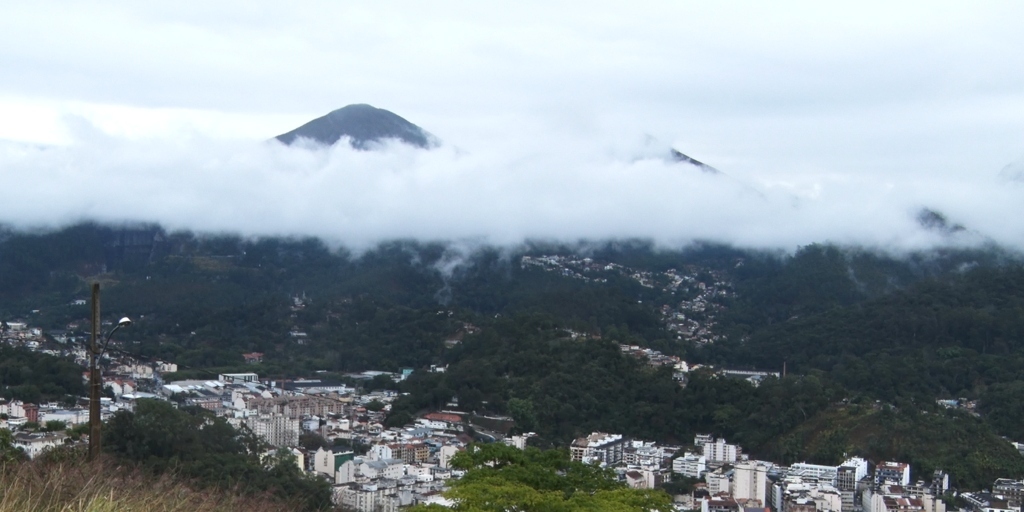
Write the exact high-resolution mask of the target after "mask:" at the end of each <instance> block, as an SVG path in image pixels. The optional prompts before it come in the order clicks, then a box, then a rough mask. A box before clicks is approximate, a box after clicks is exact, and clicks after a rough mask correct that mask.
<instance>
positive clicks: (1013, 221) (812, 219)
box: [0, 124, 1024, 251]
mask: <svg viewBox="0 0 1024 512" xmlns="http://www.w3.org/2000/svg"><path fill="white" fill-rule="evenodd" d="M428 129H429V127H428ZM76 131H77V139H78V140H77V141H76V142H75V143H73V144H70V145H68V146H60V147H47V146H39V145H27V144H21V143H3V144H0V180H2V182H3V183H6V184H8V185H9V186H8V187H7V190H6V191H5V192H4V196H5V197H4V201H3V206H2V208H0V222H3V223H7V224H12V225H14V226H16V227H19V228H26V229H28V228H53V227H59V226H62V225H66V224H69V223H74V222H78V221H82V220H96V221H101V222H114V223H116V222H124V221H130V222H156V223H160V224H162V225H163V226H164V227H166V228H168V229H191V230H196V231H199V232H211V233H220V232H229V233H238V234H242V235H246V236H272V235H309V236H316V237H320V238H323V239H324V240H326V241H328V242H330V243H332V244H340V245H346V246H349V247H352V248H360V247H367V246H369V245H372V244H374V243H377V242H380V241H383V240H390V239H397V238H412V239H420V240H450V241H472V242H475V243H476V242H478V243H491V244H515V243H518V242H521V241H523V240H525V239H553V240H559V241H569V242H571V241H576V240H580V239H590V240H594V239H609V238H634V237H638V238H647V239H652V240H654V241H655V242H657V243H658V244H660V245H663V246H679V245H682V244H686V243H688V242H691V241H694V240H711V241H718V242H725V243H730V244H736V245H739V246H744V247H755V248H781V249H784V250H792V249H794V248H796V247H797V246H799V245H803V244H809V243H814V242H825V241H831V242H836V243H840V244H855V245H863V246H867V247H872V248H883V249H887V250H894V251H901V250H910V249H919V248H926V247H930V246H935V245H963V244H980V243H986V242H995V243H998V244H1001V245H1005V246H1009V247H1012V248H1016V249H1018V250H1024V216H1022V215H1019V212H1020V205H1021V204H1022V201H1024V183H1019V182H1015V181H1007V180H1004V179H1000V176H999V169H995V170H990V169H977V170H976V172H975V173H974V174H973V175H972V176H971V177H970V179H968V178H965V177H956V176H948V175H947V176H935V177H928V178H924V177H922V174H920V173H906V174H904V175H901V176H891V177H885V176H879V175H878V174H872V173H869V172H865V173H864V174H862V175H850V174H838V173H831V174H822V173H805V174H801V173H799V172H794V173H792V174H789V175H786V176H784V177H780V176H778V175H773V176H771V177H770V178H769V177H760V176H757V175H746V176H736V175H734V174H730V170H729V169H728V168H727V167H725V166H719V165H718V163H717V162H713V161H707V160H704V159H703V158H702V155H693V156H694V157H695V158H698V159H702V160H704V161H705V162H707V163H708V164H709V165H712V166H715V167H717V168H718V169H720V170H721V171H722V174H714V173H707V172H700V170H699V169H698V168H697V167H695V166H693V165H690V164H687V163H685V162H676V161H673V159H671V158H665V156H666V155H669V154H670V151H671V148H670V147H669V146H668V145H667V144H662V143H659V142H657V141H656V140H654V139H652V138H650V137H646V136H643V135H642V134H640V135H638V134H632V135H630V134H623V133H611V132H608V133H603V134H601V136H600V137H576V136H564V135H557V134H553V133H552V134H540V135H539V136H537V137H534V138H526V137H523V136H518V137H511V138H509V139H505V140H492V141H490V142H489V143H487V144H480V143H477V144H476V145H474V146H472V147H460V146H459V145H458V141H454V142H453V141H448V140H446V141H445V144H444V145H442V146H440V147H437V148H434V149H430V150H425V149H420V148H415V147H411V146H408V145H405V144H402V143H399V142H397V141H392V142H388V143H384V144H379V145H377V146H376V147H373V148H371V149H372V150H371V151H361V150H357V149H353V148H352V147H351V146H350V145H348V144H336V145H334V146H332V147H319V146H316V145H313V144H296V145H294V146H291V147H289V146H285V145H283V144H281V143H279V142H276V141H270V142H248V141H247V142H225V141H222V140H212V139H206V138H201V137H192V138H181V139H177V140H172V139H147V140H126V139H121V138H117V137H113V136H109V135H107V134H104V133H102V132H100V131H98V130H96V129H94V128H92V127H90V126H88V125H87V124H83V125H82V126H78V127H77V129H76ZM442 138H443V136H442ZM678 149H679V150H680V151H683V152H684V153H686V152H688V151H687V148H682V147H681V148H678ZM925 208H927V209H928V210H929V211H932V212H937V213H939V214H941V215H943V216H944V217H945V218H946V219H947V220H948V221H949V223H951V224H954V225H958V226H963V227H964V228H966V229H963V230H955V231H953V230H943V229H935V228H934V226H933V225H930V224H929V223H922V222H921V221H920V218H921V217H920V212H921V211H922V209H925ZM929 226H930V227H929Z"/></svg>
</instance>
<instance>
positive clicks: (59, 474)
mask: <svg viewBox="0 0 1024 512" xmlns="http://www.w3.org/2000/svg"><path fill="white" fill-rule="evenodd" d="M61 451H63V450H61ZM296 509H297V507H294V506H289V505H287V504H282V503H281V502H276V501H272V500H271V499H269V498H266V499H264V498H260V497H239V496H234V495H232V494H230V493H227V492H223V491H216V490H203V491H197V490H194V489H192V488H190V487H188V486H187V485H185V484H183V483H182V482H180V481H178V480H175V479H174V478H173V477H170V476H162V477H153V476H150V475H147V474H145V473H143V472H141V471H139V470H137V469H136V468H133V467H131V466H126V465H123V464H117V463H116V462H115V461H113V460H111V459H109V458H102V459H100V460H98V461H93V462H86V461H85V460H84V457H82V455H81V454H80V453H70V454H68V453H63V454H59V455H56V456H51V457H44V458H43V459H42V460H35V461H29V462H22V463H13V464H7V465H4V466H0V512H25V511H40V512H107V511H111V512H113V511H128V512H133V511H139V512H143V511H147V512H148V511H153V512H207V511H211V512H212V511H227V512H231V511H239V512H242V511H244V512H270V511H284V510H296Z"/></svg>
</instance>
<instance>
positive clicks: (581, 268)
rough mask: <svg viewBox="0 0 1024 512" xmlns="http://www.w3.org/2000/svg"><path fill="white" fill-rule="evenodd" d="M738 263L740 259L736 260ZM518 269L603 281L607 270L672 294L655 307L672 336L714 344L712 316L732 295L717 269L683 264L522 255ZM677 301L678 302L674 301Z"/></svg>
mask: <svg viewBox="0 0 1024 512" xmlns="http://www.w3.org/2000/svg"><path fill="white" fill-rule="evenodd" d="M738 264H742V262H740V263H738ZM520 267H521V268H530V267H536V268H541V269H543V270H545V271H548V272H557V273H558V274H559V275H562V276H565V277H569V278H572V279H580V280H582V281H585V282H595V283H604V282H607V281H608V278H607V277H606V276H607V275H608V273H614V274H615V275H617V276H624V277H628V278H630V279H633V280H635V281H636V282H637V283H639V284H640V285H641V286H644V287H647V288H652V289H659V290H661V291H662V292H665V293H667V294H669V295H670V296H672V297H673V299H674V300H673V302H672V303H670V304H666V305H664V306H662V307H661V308H660V309H659V312H660V313H661V316H662V321H663V322H664V324H665V328H666V329H668V330H669V331H670V332H672V333H673V334H675V336H676V339H679V340H688V341H692V342H694V343H697V344H701V345H703V344H708V343H714V342H716V341H719V340H721V339H722V335H721V334H720V333H718V332H716V329H715V328H716V327H717V326H718V323H717V321H716V318H715V317H716V315H717V314H718V313H720V312H721V311H723V310H724V309H725V306H724V305H723V301H724V300H725V299H727V298H730V297H734V296H735V295H736V294H735V292H734V291H733V286H732V282H731V281H730V280H729V279H728V277H727V276H726V275H725V274H724V273H723V272H720V271H718V270H714V269H710V268H704V267H699V266H697V265H687V266H685V267H684V268H683V270H681V271H680V270H677V269H674V268H673V269H669V270H666V271H664V272H651V271H643V270H635V269H632V268H629V267H626V266H624V265H619V264H618V263H601V262H595V261H594V260H593V259H591V258H582V257H579V256H575V255H572V256H560V255H545V256H536V257H534V256H523V257H522V259H521V260H520ZM675 300H678V302H675Z"/></svg>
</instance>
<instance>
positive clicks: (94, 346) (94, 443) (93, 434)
mask: <svg viewBox="0 0 1024 512" xmlns="http://www.w3.org/2000/svg"><path fill="white" fill-rule="evenodd" d="M131 324H132V321H131V319H129V318H128V317H123V318H121V320H120V321H118V322H117V325H116V326H114V328H113V329H111V330H110V332H109V333H108V334H107V337H106V339H105V340H104V341H103V347H102V348H101V347H100V346H99V338H100V284H99V283H93V285H92V337H91V340H90V343H89V459H90V460H93V459H96V457H99V455H100V426H101V425H102V422H101V421H100V419H101V416H100V390H101V388H102V386H103V380H102V379H101V378H100V370H99V368H98V367H97V364H96V363H97V360H98V359H99V358H100V356H102V355H103V353H104V352H106V351H107V345H109V344H110V338H112V337H113V336H114V333H115V332H117V330H118V329H120V328H122V327H128V326H129V325H131Z"/></svg>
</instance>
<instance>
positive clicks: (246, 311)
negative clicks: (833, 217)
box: [0, 225, 1024, 485]
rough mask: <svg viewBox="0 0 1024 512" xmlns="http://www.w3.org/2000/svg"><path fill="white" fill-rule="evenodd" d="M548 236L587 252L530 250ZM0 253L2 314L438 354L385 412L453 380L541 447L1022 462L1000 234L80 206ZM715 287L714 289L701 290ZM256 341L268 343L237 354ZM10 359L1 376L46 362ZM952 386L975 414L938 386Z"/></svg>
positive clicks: (156, 340) (173, 352)
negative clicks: (235, 215) (374, 227)
mask: <svg viewBox="0 0 1024 512" xmlns="http://www.w3.org/2000/svg"><path fill="white" fill-rule="evenodd" d="M544 255H565V256H572V255H575V256H573V258H574V259H573V260H572V261H573V262H577V261H583V258H585V259H586V263H585V264H583V263H580V264H579V265H577V266H572V267H570V266H558V265H561V264H560V263H558V264H556V263H550V262H549V263H550V264H549V263H545V264H544V265H539V266H538V265H527V264H525V263H523V262H524V261H525V260H523V257H524V256H529V257H531V258H539V257H541V256H544ZM533 261H537V260H533ZM545 261H549V260H545ZM550 261H551V262H553V261H555V260H550ZM573 264H574V265H576V263H573ZM545 265H546V266H545ZM0 270H2V272H0V318H3V319H7V320H15V319H21V320H25V321H27V322H29V323H31V324H32V325H36V326H40V327H43V328H44V329H60V330H66V329H69V330H71V331H76V330H77V331H79V332H81V331H83V330H85V329H87V328H88V322H87V317H88V306H81V305H79V306H75V305H72V301H73V300H75V299H84V298H87V297H86V295H87V286H88V283H89V282H91V281H93V280H97V281H99V282H101V283H102V290H103V302H102V306H103V311H104V314H105V316H110V317H114V316H121V315H127V316H131V317H132V318H133V319H135V321H136V324H135V325H134V326H133V328H132V330H131V331H127V332H126V333H125V336H126V341H125V342H124V343H123V344H122V345H121V346H120V347H119V349H121V350H125V351H129V352H131V353H136V354H140V355H142V356H145V357H152V358H160V359H163V360H170V361H174V362H177V363H178V364H180V365H182V366H183V367H189V368H192V369H206V370H210V371H223V370H241V369H245V370H251V371H256V372H258V373H260V374H261V375H263V376H268V377H275V378H281V377H293V376H301V375H308V374H310V373H311V372H314V371H327V372H345V371H363V370H369V369H375V370H389V371H396V370H398V369H399V368H403V367H407V368H413V369H420V370H422V369H425V368H427V367H429V366H430V365H439V366H444V365H447V366H448V371H447V372H446V373H444V374H433V373H428V372H425V371H417V372H414V373H413V376H412V378H410V379H409V380H408V381H406V382H405V383H403V384H402V390H403V391H406V392H408V393H409V394H408V395H407V396H405V397H403V398H402V399H401V400H400V401H399V402H397V403H396V404H395V406H394V409H393V410H392V412H391V416H390V418H389V423H392V424H402V423H404V422H405V421H407V420H409V419H410V418H411V417H413V416H414V415H416V414H418V413H420V412H423V411H426V410H429V409H432V408H438V407H443V406H444V405H445V404H446V403H448V402H449V401H452V400H457V401H458V404H459V407H460V408H462V409H464V410H468V411H473V412H478V413H481V414H485V413H495V414H507V415H511V416H512V417H513V418H514V419H515V420H516V426H515V429H517V430H519V431H533V432H536V433H538V434H539V437H538V439H537V440H536V441H537V442H538V443H539V444H540V445H541V446H555V445H564V443H566V442H568V440H570V439H572V438H573V437H576V436H578V435H580V434H581V433H585V432H589V431H591V430H607V431H615V432H621V433H624V434H628V435H632V436H638V437H643V438H649V439H660V440H665V441H677V442H686V441H687V439H689V438H690V437H691V436H692V435H693V434H694V433H696V432H713V433H715V434H718V435H724V436H727V437H728V438H729V440H730V441H734V442H737V443H740V444H742V445H744V446H745V447H747V448H748V449H749V450H751V451H753V453H754V454H756V455H758V456H764V457H771V458H773V459H774V460H778V461H780V462H793V461H798V460H804V459H807V460H812V461H817V462H836V461H837V460H838V458H839V457H841V456H842V454H843V453H859V454H862V455H865V456H868V457H873V458H876V459H880V458H883V457H902V458H905V459H907V460H911V461H912V462H913V463H914V464H915V467H916V469H917V470H921V469H925V470H927V469H929V468H935V467H942V468H945V469H947V470H949V471H951V472H952V473H953V475H954V477H955V478H956V479H957V480H958V481H959V482H960V483H961V484H963V485H968V484H970V485H985V482H987V481H990V480H991V478H994V477H996V476H1010V477H1022V476H1024V464H1022V461H1024V457H1020V456H1019V455H1018V454H1017V453H1016V452H1015V451H1013V450H1012V448H1011V447H1010V445H1009V444H1008V443H1005V442H1004V441H1002V440H1000V439H999V437H998V436H999V435H1005V436H1010V437H1011V438H1012V439H1015V440H1024V427H1021V426H1020V425H1022V424H1024V422H1022V420H1024V417H1022V414H1024V413H1021V412H1020V411H1022V410H1024V408H1022V407H1021V406H1020V405H1021V404H1024V375H1022V371H1021V368H1022V367H1024V365H1022V363H1024V267H1022V264H1021V259H1020V258H1019V255H1015V254H1012V253H1007V252H1005V251H1002V250H1000V249H999V248H996V247H986V248H976V249H945V250H934V251H929V252H922V253H915V254H903V255H899V256H892V255H886V254H881V253H876V252H870V251H865V250H861V249H854V248H843V247H837V246H831V245H812V246H808V247H803V248H800V249H798V250H797V251H795V252H794V253H793V254H789V255H787V254H782V253H778V254H775V253H765V252H754V251H744V250H739V249H735V248H729V247H723V246H716V245H697V246H692V247H688V248H683V249H680V250H671V251H670V250H662V249H656V248H654V247H652V246H650V245H649V244H645V243H643V242H617V243H606V244H586V245H573V246H555V245H549V244H534V245H526V246H523V247H521V248H518V249H515V250H513V249H508V248H505V249H500V248H475V249H465V248H460V247H458V246H447V245H444V244H423V243H415V242H394V243H390V244H384V245H381V246H379V247H376V248H373V249H372V250H369V251H366V252H364V253H360V254H353V253H351V252H349V251H347V250H345V249H336V248H331V247H328V246H327V245H325V244H324V243H322V242H319V241H317V240H310V239H303V240H291V239H259V240H245V239H240V238H237V237H211V236H197V235H193V234H190V233H166V232H164V231H163V230H161V229H159V228H157V227H139V228H114V227H104V226H96V225H80V226H74V227H71V228H67V229H64V230H61V231H56V232H49V233H41V234H31V233H21V232H14V231H6V232H4V233H3V236H2V242H0ZM684 274H685V279H683V278H682V277H681V276H684ZM673 278H675V281H672V279H673ZM705 288H707V289H709V290H710V289H715V290H718V291H717V292H716V293H715V294H704V295H700V296H699V297H698V295H699V294H700V293H703V290H705ZM683 306H685V307H683ZM34 310H38V311H37V312H33V311H34ZM709 312H713V313H714V315H713V318H712V316H709ZM702 315H703V316H702ZM680 317H683V318H685V319H686V320H685V321H693V319H699V320H700V322H701V324H700V328H701V329H703V330H704V331H706V335H704V334H702V336H704V338H701V339H700V340H697V341H695V340H696V334H693V335H688V334H687V333H689V332H690V330H686V332H685V333H684V332H683V331H680V330H678V329H676V330H670V329H669V328H668V327H669V326H670V325H672V322H676V323H677V324H679V323H681V322H684V320H681V319H680ZM680 325H681V324H680ZM709 340H713V341H709ZM620 344H628V345H639V346H643V347H651V348H654V349H656V350H659V351H661V352H663V353H665V354H670V355H677V356H680V357H682V358H683V359H684V360H686V361H688V362H689V363H691V364H710V365H714V366H718V367H729V368H737V369H761V370H771V371H782V369H783V367H785V368H786V371H787V376H786V378H784V379H780V380H778V379H768V380H767V381H765V382H764V383H763V384H762V385H761V386H760V387H757V388H755V387H753V386H751V385H750V384H749V383H747V382H745V381H741V380H733V379H727V378H721V377H718V376H715V375H714V373H713V372H712V371H709V370H697V371H693V372H690V373H689V374H688V375H687V376H686V382H685V385H681V384H680V383H679V382H677V381H676V380H674V378H673V372H672V371H671V369H670V368H669V367H661V368H655V367H652V366H649V365H648V364H646V362H645V361H643V360H641V359H638V358H635V357H632V356H629V355H625V354H624V353H623V352H622V350H620V347H619V345H620ZM253 351H256V352H262V353H264V354H265V356H264V362H263V363H261V364H259V365H243V359H242V356H241V354H243V353H246V352H253ZM12 364H13V363H12ZM7 366H11V365H10V364H8V365H6V366H5V368H6V367H7ZM22 366H25V367H26V368H31V363H28V362H26V363H25V364H24V365H22ZM4 372H5V373H4V376H5V377H4V378H5V381H4V384H5V385H6V386H9V387H8V388H6V389H7V390H6V391H5V393H6V394H8V395H10V394H11V393H13V392H14V390H15V389H16V386H22V387H21V388H17V389H19V391H18V392H19V393H22V392H24V391H25V389H26V388H24V386H26V385H37V386H40V388H39V389H40V390H42V389H43V388H42V387H41V386H45V385H46V384H34V383H32V382H29V381H28V380H25V378H22V377H19V376H27V375H28V374H27V373H25V371H24V370H20V369H5V370H4ZM676 377H678V376H676ZM19 378H21V379H22V380H17V379H19ZM26 378H27V377H26ZM55 384H56V386H58V387H59V388H60V389H58V388H54V387H50V388H47V389H48V390H49V392H52V393H55V394H59V393H60V392H65V391H66V392H67V393H76V392H78V391H79V390H77V389H74V386H72V385H70V384H61V383H59V382H56V381H55ZM69 386H70V387H69ZM958 398H963V399H965V401H976V403H977V407H976V408H975V409H974V410H975V411H976V412H977V413H980V416H975V415H972V414H970V413H968V412H963V411H958V410H946V409H944V408H943V407H940V406H939V405H937V404H936V402H935V401H936V399H958ZM882 432H897V433H899V435H897V436H883V435H880V433H882ZM966 438H971V439H974V440H975V441H972V442H971V443H970V444H965V443H957V442H950V443H942V442H939V441H940V440H942V439H952V440H956V439H966ZM925 446H928V447H929V448H928V449H926V448H925ZM964 450H967V451H964Z"/></svg>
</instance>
